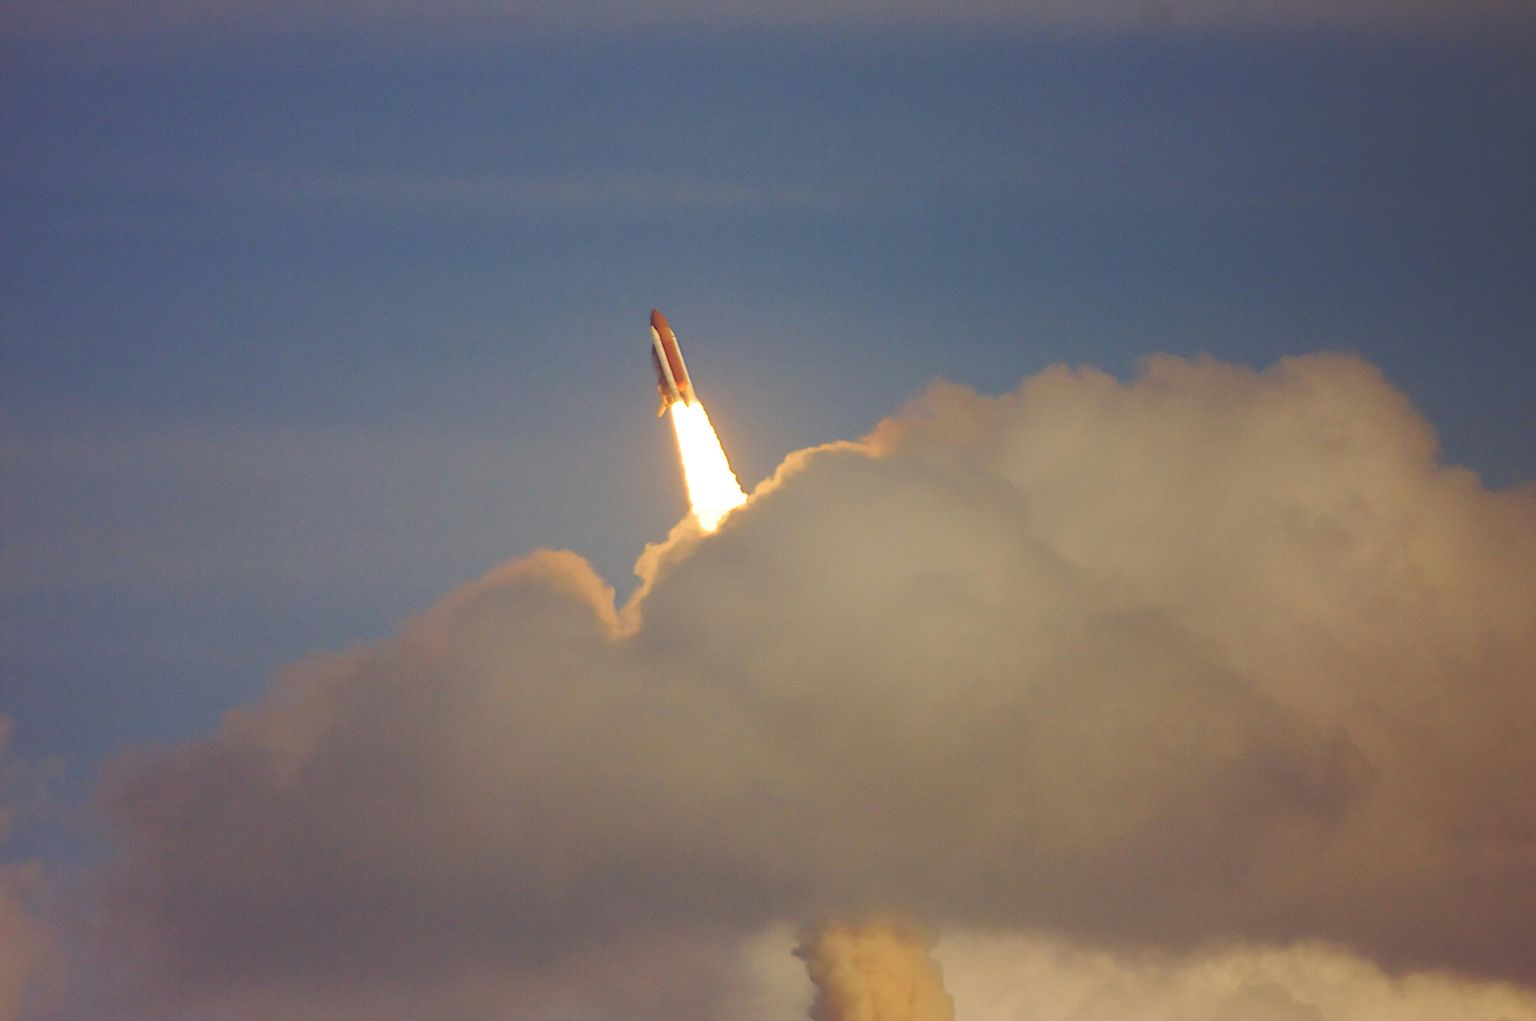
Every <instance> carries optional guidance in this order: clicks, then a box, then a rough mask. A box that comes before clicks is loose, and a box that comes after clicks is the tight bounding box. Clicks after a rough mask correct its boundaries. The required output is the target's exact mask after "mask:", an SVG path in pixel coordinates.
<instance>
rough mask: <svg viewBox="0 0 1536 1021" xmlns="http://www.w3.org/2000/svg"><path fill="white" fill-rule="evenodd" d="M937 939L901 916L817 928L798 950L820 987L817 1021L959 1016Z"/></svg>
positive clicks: (949, 1019) (925, 1020)
mask: <svg viewBox="0 0 1536 1021" xmlns="http://www.w3.org/2000/svg"><path fill="white" fill-rule="evenodd" d="M933 943H934V941H933V939H932V937H930V936H929V935H928V934H927V933H926V932H924V931H923V930H922V929H920V928H918V927H917V926H916V925H914V924H912V923H910V922H907V921H904V920H902V919H898V918H875V919H870V920H868V921H864V922H860V923H846V922H829V923H826V924H823V925H821V926H819V927H817V928H815V929H812V930H811V931H809V932H808V933H806V934H805V936H804V937H803V938H802V939H801V942H800V946H799V948H798V949H797V950H796V951H795V952H796V954H797V955H799V956H800V957H802V958H804V959H805V969H806V972H807V973H808V974H809V975H810V978H811V981H812V982H813V983H814V984H815V986H816V999H815V1001H814V1002H813V1003H812V1004H811V1017H812V1019H813V1021H954V1016H955V1005H954V1001H953V1000H951V999H950V996H949V994H948V993H946V992H945V991H944V975H943V972H942V971H941V970H940V968H939V965H938V962H937V961H935V960H934V959H933Z"/></svg>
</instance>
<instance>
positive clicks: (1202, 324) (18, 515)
mask: <svg viewBox="0 0 1536 1021" xmlns="http://www.w3.org/2000/svg"><path fill="white" fill-rule="evenodd" d="M1433 6H1434V5H1428V7H1426V8H1423V9H1433ZM1110 7H1111V8H1112V7H1113V5H1110ZM1216 9H1217V10H1220V9H1221V5H1216ZM1384 9H1386V8H1384V7H1372V8H1369V10H1376V11H1380V10H1384ZM1416 9H1418V8H1416ZM221 10H230V9H221ZM233 10H235V11H238V10H239V8H233ZM287 10H288V9H287V8H285V7H283V6H282V5H273V6H272V7H270V8H262V12H263V13H262V14H261V15H260V16H259V17H257V16H254V15H253V16H252V17H251V18H250V19H246V20H242V19H241V18H240V17H237V16H234V15H231V16H230V17H229V18H228V19H226V20H224V21H220V20H219V19H218V18H217V17H215V16H213V15H210V16H209V21H208V22H195V23H190V24H174V23H171V24H165V25H149V26H145V25H129V26H115V25H112V24H107V25H106V26H105V27H104V28H100V30H99V31H97V32H94V33H85V32H83V31H82V30H81V29H80V28H79V27H78V25H75V24H72V23H69V22H67V21H64V22H58V23H54V22H49V21H48V20H47V19H46V18H43V19H42V24H41V27H38V26H37V25H32V24H29V23H27V22H26V19H25V18H18V19H17V20H18V24H19V25H21V27H19V28H16V29H14V30H12V31H11V32H10V33H9V34H8V36H7V37H6V40H5V42H4V47H5V57H4V61H3V65H4V70H3V72H0V75H3V78H0V90H3V91H0V102H3V117H0V132H3V148H4V152H5V154H6V155H5V157H4V164H3V166H4V170H3V173H4V177H3V182H4V184H3V197H0V224H3V230H0V290H3V293H4V302H3V305H0V470H3V473H4V475H3V493H4V495H3V504H0V514H3V517H0V529H3V533H0V558H3V560H0V564H3V568H0V601H3V602H0V609H3V614H4V620H3V625H0V626H3V631H0V636H3V644H0V684H3V687H0V712H4V713H6V714H8V715H10V716H12V717H13V718H14V720H15V722H16V743H17V747H18V749H19V750H20V751H21V752H22V753H23V754H25V755H26V756H28V757H32V758H40V757H49V756H58V757H62V759H63V760H64V761H65V767H64V768H65V774H66V776H69V777H73V778H74V780H73V782H74V783H76V784H79V783H83V782H84V779H85V778H86V777H88V776H89V774H90V773H91V771H92V770H93V769H94V768H95V765H96V763H97V762H98V760H99V759H100V757H101V756H102V755H103V754H105V753H106V752H108V751H110V750H111V749H114V748H116V747H120V746H122V745H124V744H130V743H136V742H140V741H145V740H175V739H181V738H185V737H188V736H190V735H193V734H197V733H200V732H202V731H204V730H206V729H207V728H208V727H209V726H211V725H212V723H213V722H214V721H215V720H216V719H217V717H218V715H219V714H220V713H221V712H222V711H224V710H225V709H228V708H230V707H231V706H233V705H237V704H239V703H241V702H244V701H247V700H249V699H251V698H253V697H255V696H256V695H258V694H259V693H260V692H261V691H262V690H263V689H264V687H265V685H266V680H267V678H268V677H269V675H270V674H271V673H272V671H274V670H276V669H278V668H279V667H281V666H282V665H283V664H284V663H286V662H289V661H291V660H292V659H294V658H295V657H297V656H299V655H301V654H303V653H305V652H309V651H314V650H319V649H327V648H337V647H341V646H345V645H347V644H350V643H352V642H356V641H363V640H367V639H370V638H373V637H376V636H378V635H380V634H383V633H386V632H387V631H388V630H390V629H391V628H392V626H393V625H394V624H395V623H396V622H397V621H398V620H399V619H401V618H402V617H403V616H405V615H407V614H409V613H412V612H415V611H417V610H419V609H420V608H422V607H424V606H425V605H427V604H428V603H430V602H431V601H432V600H433V599H434V598H435V597H436V596H437V595H439V594H441V593H442V592H444V591H446V590H447V589H449V588H451V587H452V586H453V585H455V584H457V583H459V582H462V581H464V580H467V579H469V578H472V577H475V576H477V575H478V574H480V573H481V572H483V571H484V570H486V569H489V568H490V567H492V566H494V565H495V564H497V563H499V562H501V561H503V560H505V559H506V558H509V557H512V556H516V555H520V554H522V553H525V552H528V551H530V550H532V549H534V548H536V547H541V546H549V547H556V548H570V549H574V550H576V551H578V552H580V553H582V554H583V555H585V556H588V557H589V558H590V559H592V561H593V562H594V563H595V564H596V566H597V567H598V569H599V570H600V571H601V572H602V573H603V574H604V575H605V576H606V577H607V578H608V579H609V581H610V582H612V583H614V584H616V585H618V586H619V587H620V589H621V590H622V589H624V588H626V587H627V586H628V585H629V584H630V581H629V578H628V575H629V567H630V565H631V564H632V563H633V560H634V557H635V556H636V555H637V554H638V552H639V551H640V549H641V548H642V547H643V545H644V544H645V543H646V542H648V541H656V540H658V539H660V538H661V537H663V536H664V535H665V534H666V531H667V529H668V528H669V527H670V526H671V524H672V523H673V522H674V521H675V520H676V519H677V518H678V517H679V516H680V515H681V514H682V513H683V511H684V504H683V497H682V492H681V487H680V483H679V480H678V477H677V472H676V469H675V466H674V463H673V454H672V451H671V448H670V438H669V436H668V435H667V433H666V432H665V431H664V428H663V426H662V424H661V423H658V422H657V421H656V420H655V419H654V417H653V411H654V403H655V402H654V393H653V390H652V385H651V380H650V378H649V375H648V373H649V369H648V363H647V355H646V349H645V347H646V339H647V338H646V332H645V321H646V315H647V313H648V311H649V309H650V308H651V307H652V306H658V307H660V308H662V309H663V310H665V311H666V312H667V314H668V316H669V318H670V319H671V320H672V321H673V323H674V324H675V325H676V327H677V329H678V332H679V336H680V338H681V340H682V343H683V345H684V348H685V350H686V352H687V354H688V357H689V364H690V367H691V368H692V369H693V370H694V372H695V374H696V377H697V379H698V383H699V387H700V390H701V392H702V393H703V395H704V396H705V397H706V399H707V400H708V401H709V403H710V408H711V412H712V415H713V417H714V419H715V421H716V424H717V426H718V427H719V428H720V431H721V433H722V436H723V438H724V440H725V443H726V445H727V449H728V451H729V452H730V454H731V455H732V457H733V460H734V462H735V463H736V465H737V468H738V470H739V473H740V474H741V476H742V478H743V481H744V482H745V483H747V484H748V485H749V486H750V484H751V483H753V482H755V481H757V480H759V479H761V478H763V477H765V476H766V475H767V474H769V473H770V472H771V471H772V470H773V467H774V466H775V465H776V464H777V463H778V461H779V459H780V458H781V457H782V456H783V455H784V454H785V453H787V452H789V451H791V450H794V449H797V448H800V447H803V446H806V445H810V444H814V443H818V442H824V441H828V440H833V439H838V438H844V437H852V436H857V435H860V434H862V433H863V432H864V431H866V430H867V429H868V428H869V427H870V426H871V425H873V424H874V422H876V421H877V420H878V419H879V418H880V417H882V416H883V415H886V414H889V413H891V412H893V411H894V410H896V409H897V408H898V407H899V406H900V405H901V404H902V403H903V402H904V401H906V400H907V399H909V398H911V397H912V396H914V395H915V394H917V393H918V392H920V391H921V390H922V388H923V387H924V386H926V385H927V384H928V383H929V382H931V381H932V380H934V379H937V378H946V379H950V380H954V381H957V382H961V383H965V384H968V385H970V386H973V387H975V388H977V389H979V390H981V391H983V392H988V393H997V392H1002V391H1005V390H1008V389H1011V388H1012V387H1014V386H1016V385H1017V384H1018V382H1019V380H1020V379H1021V378H1022V377H1024V376H1025V375H1027V374H1030V373H1033V372H1036V371H1038V370H1040V369H1042V368H1043V367H1045V366H1047V365H1049V364H1051V363H1054V362H1062V361H1065V362H1070V363H1089V364H1094V365H1098V366H1101V367H1104V368H1106V369H1108V370H1110V371H1112V372H1115V373H1117V374H1120V375H1122V376H1123V375H1128V374H1131V373H1133V372H1134V370H1135V366H1136V364H1137V361H1138V360H1139V359H1140V358H1142V357H1143V356H1146V355H1149V354H1152V353H1155V352H1173V353H1179V354H1198V353H1208V354H1211V355H1214V356H1216V357H1218V358H1221V359H1226V360H1232V361H1236V362H1239V363H1243V364H1249V365H1255V366H1264V365H1267V364H1270V363H1272V362H1273V361H1274V360H1275V359H1277V358H1279V357H1281V356H1284V355H1287V354H1296V353H1304V352H1311V351H1318V350H1332V349H1344V350H1351V351H1355V352H1359V353H1360V354H1362V355H1364V356H1365V357H1366V358H1367V359H1369V360H1371V361H1372V362H1374V363H1375V364H1376V365H1378V366H1380V367H1381V369H1382V370H1383V371H1384V372H1385V374H1386V375H1387V377H1388V378H1389V379H1390V380H1391V381H1392V382H1393V383H1395V384H1396V385H1397V386H1399V387H1400V388H1402V389H1403V390H1404V391H1405V392H1406V393H1407V394H1408V395H1409V396H1410V397H1411V398H1412V399H1413V400H1414V401H1415V403H1416V404H1417V405H1418V406H1419V407H1420V408H1421V409H1422V410H1423V411H1424V413H1425V414H1426V415H1427V416H1428V417H1429V418H1430V419H1431V420H1432V421H1433V422H1434V424H1435V425H1436V427H1437V428H1438V429H1439V431H1440V434H1441V438H1442V442H1443V445H1444V449H1445V456H1446V458H1447V460H1449V461H1453V462H1457V463H1462V464H1465V465H1468V466H1469V467H1471V468H1472V469H1474V470H1476V471H1478V472H1480V473H1481V474H1482V475H1483V476H1484V477H1485V478H1486V479H1487V480H1488V481H1489V482H1490V483H1491V484H1494V485H1499V486H1502V485H1509V484H1514V483H1518V482H1521V481H1523V480H1527V479H1530V478H1531V477H1532V476H1533V474H1536V404H1533V402H1532V401H1531V393H1532V390H1533V385H1536V287H1533V286H1532V280H1533V279H1536V185H1533V183H1532V182H1533V181H1536V119H1533V118H1532V117H1531V116H1530V111H1531V109H1532V108H1533V104H1536V60H1533V59H1532V56H1533V45H1532V34H1531V32H1530V22H1529V19H1526V18H1524V17H1523V16H1522V15H1519V14H1518V13H1517V14H1515V15H1510V16H1509V17H1510V19H1511V20H1510V21H1509V23H1508V24H1506V23H1505V22H1504V21H1502V20H1491V21H1490V22H1488V23H1487V24H1484V23H1480V22H1478V21H1476V20H1475V19H1474V20H1473V21H1472V22H1471V23H1470V24H1465V25H1456V26H1453V27H1454V28H1456V30H1455V31H1447V30H1441V29H1436V30H1434V31H1426V30H1423V29H1422V28H1421V27H1418V26H1416V25H1414V24H1401V23H1397V22H1395V21H1392V20H1391V19H1384V20H1385V23H1384V24H1379V25H1378V24H1371V23H1370V19H1369V17H1367V18H1366V23H1365V24H1353V25H1326V26H1312V25H1307V24H1305V23H1304V22H1298V21H1296V20H1294V19H1285V18H1282V19H1280V20H1279V23H1278V24H1256V23H1247V22H1245V20H1244V19H1243V18H1241V17H1231V18H1225V19H1224V18H1221V17H1214V18H1211V19H1198V18H1197V19H1191V20H1192V21H1193V22H1194V23H1193V24H1186V23H1182V22H1180V21H1179V19H1177V18H1174V19H1173V20H1171V21H1167V20H1165V19H1163V18H1161V17H1156V18H1152V19H1151V20H1150V21H1144V20H1143V19H1141V18H1140V17H1133V18H1130V19H1116V18H1111V19H1109V20H1110V22H1111V23H1110V24H1109V25H1108V26H1105V25H1095V24H1075V23H1073V22H1072V20H1071V19H1070V18H1067V19H1065V20H1064V21H1057V22H1051V23H1048V24H1045V25H1041V24H1034V23H1029V22H1028V21H1022V22H1021V21H1010V20H1009V19H1007V18H1003V19H1001V20H999V19H996V18H977V19H973V20H967V19H966V18H964V17H957V18H955V19H953V20H946V19H943V18H925V17H918V16H916V15H914V16H913V17H910V18H907V19H905V20H900V19H898V20H895V21H894V22H892V23H883V22H882V21H881V20H880V19H878V18H865V17H851V18H849V19H847V20H844V21H838V22H835V23H830V24H820V23H817V22H816V21H815V20H814V19H812V20H811V21H810V23H803V24H796V23H787V24H776V23H771V21H772V19H769V20H770V23H769V24H763V23H754V22H752V21H751V20H750V19H748V20H747V21H745V22H730V21H726V22H723V23H722V22H721V21H720V20H716V19H712V18H708V17H697V18H692V19H689V18H684V19H683V20H681V21H679V22H676V23H668V22H666V21H665V20H659V19H648V18H634V17H629V18H626V17H623V16H619V15H617V14H616V15H615V16H614V17H613V18H612V19H610V20H607V21H605V22H604V23H603V24H601V25H597V24H594V25H591V26H584V25H576V24H563V25H556V26H550V25H547V24H537V23H534V24H528V23H524V22H520V21H518V19H517V18H516V17H515V16H513V17H510V18H509V20H507V21H506V22H501V21H496V20H492V21H491V22H490V25H489V28H487V27H485V26H481V27H480V28H479V29H465V28H464V26H462V25H461V26H458V28H457V29H455V30H454V31H448V30H438V27H437V26H434V25H432V24H426V25H424V26H415V27H413V26H406V27H402V26H401V25H400V24H393V23H391V24H389V25H387V26H384V27H383V28H380V27H379V26H373V25H369V24H368V23H367V17H366V16H364V15H360V14H357V11H355V10H354V11H352V12H351V14H352V16H350V20H349V17H346V16H344V17H339V18H338V19H337V20H335V21H333V22H330V23H317V22H315V21H314V20H313V19H304V18H299V17H297V16H294V17H292V18H291V19H290V18H289V14H285V13H284V12H285V11H287ZM299 10H303V8H298V7H295V8H293V11H299ZM349 10H350V9H349ZM448 10H449V11H450V12H451V11H452V10H453V8H452V7H451V6H450V8H448ZM594 10H598V12H599V13H601V11H600V10H599V9H597V8H594ZM615 10H620V8H615ZM623 10H628V8H623ZM1172 10H1174V11H1175V12H1177V8H1176V7H1175V8H1172ZM1510 10H1517V9H1515V8H1510ZM22 13H23V14H25V13H26V12H25V11H22ZM290 13H291V12H290ZM1048 20H1049V19H1048ZM290 22H291V23H290ZM1441 28H1443V26H1442V27H1441Z"/></svg>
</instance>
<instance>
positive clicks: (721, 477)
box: [669, 401, 747, 532]
mask: <svg viewBox="0 0 1536 1021" xmlns="http://www.w3.org/2000/svg"><path fill="white" fill-rule="evenodd" d="M669 410H670V411H671V413H672V431H673V432H675V433H676V434H677V452H678V454H679V455H680V456H681V457H682V459H683V483H684V484H685V485H686V486H687V487H688V505H689V506H690V507H691V508H692V509H693V516H694V518H695V520H697V521H698V523H699V527H700V528H702V529H704V531H706V532H713V531H714V530H715V529H717V528H719V527H720V522H721V521H723V520H725V516H726V515H727V514H729V513H730V512H731V511H733V510H735V509H736V508H737V507H740V506H741V505H742V504H744V503H746V502H747V494H746V493H743V492H742V491H741V483H739V482H737V481H736V473H735V472H733V471H731V465H730V462H729V461H727V460H726V459H725V450H724V448H722V447H721V446H720V437H718V436H716V435H715V427H714V426H713V425H711V424H710V422H709V413H708V412H706V411H705V410H704V405H702V404H700V403H699V402H698V401H693V402H685V401H677V402H675V403H674V404H673V405H672V407H671V408H670V409H669Z"/></svg>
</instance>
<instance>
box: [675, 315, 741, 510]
mask: <svg viewBox="0 0 1536 1021" xmlns="http://www.w3.org/2000/svg"><path fill="white" fill-rule="evenodd" d="M651 365H652V366H653V367H654V368H655V369H656V390H657V392H658V393H659V394H660V395H661V410H662V411H663V412H666V411H670V412H671V413H672V430H673V432H675V433H676V434H677V451H678V454H679V455H681V457H682V459H683V481H684V482H685V483H686V484H687V486H688V503H689V505H690V506H691V507H692V508H693V516H694V518H695V519H696V520H697V521H698V522H699V527H701V528H703V529H704V531H706V532H713V531H714V530H715V529H716V528H719V527H720V522H721V521H722V520H724V518H725V516H726V515H727V514H729V513H730V512H731V511H733V510H735V509H736V508H737V507H740V506H741V505H742V504H744V503H746V502H747V494H745V493H743V492H742V491H741V484H740V483H739V482H737V481H736V475H735V473H734V472H732V471H731V465H730V463H729V462H728V461H726V459H725V451H724V450H723V449H722V448H721V446H720V438H719V437H718V436H716V435H715V427H714V426H713V425H711V424H710V422H709V414H708V413H707V412H706V411H705V410H704V405H702V404H700V403H699V399H698V397H697V396H696V395H695V394H694V391H693V379H692V378H691V377H690V376H689V375H688V366H687V364H686V363H685V362H684V361H683V349H682V348H680V347H678V345H677V334H675V333H673V332H672V327H671V326H670V325H669V324H668V323H667V317H666V316H664V315H662V314H661V312H660V311H658V310H657V309H654V308H653V309H651Z"/></svg>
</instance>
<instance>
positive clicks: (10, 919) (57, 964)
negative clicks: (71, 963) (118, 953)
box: [0, 716, 62, 1021]
mask: <svg viewBox="0 0 1536 1021" xmlns="http://www.w3.org/2000/svg"><path fill="white" fill-rule="evenodd" d="M11 733H12V723H11V720H10V717H8V716H0V850H3V849H4V848H5V847H6V846H7V844H9V843H10V842H11V840H12V839H13V837H14V835H15V832H16V830H17V828H18V826H19V825H20V823H21V822H22V821H23V820H24V818H25V816H26V815H27V814H29V813H30V812H31V811H32V809H33V808H34V807H35V805H34V800H35V797H36V794H37V787H36V784H37V780H38V777H36V776H35V775H34V770H32V769H30V768H28V767H27V766H26V764H24V763H22V762H21V761H20V760H18V759H17V758H16V757H15V756H14V755H13V754H12V752H11V749H10V741H11ZM46 893H47V880H46V876H45V875H44V874H43V870H42V867H41V865H39V864H38V863H37V862H35V861H25V860H21V861H18V860H5V859H0V1021H18V1019H19V1018H21V1017H22V1016H23V1011H24V1010H27V1009H30V1008H32V1007H35V1006H38V1005H39V1004H40V1003H42V1002H43V1001H45V1000H47V999H49V998H51V997H52V996H53V995H54V994H55V993H56V992H57V986H58V984H59V982H60V980H61V975H62V972H61V970H60V969H61V967H62V964H61V957H60V951H59V946H58V943H57V941H56V940H55V938H54V935H53V933H52V931H51V930H50V929H49V927H48V926H47V925H46V924H45V923H44V922H43V920H42V919H41V918H40V916H39V913H38V911H37V908H36V904H37V902H38V901H39V900H41V899H42V898H43V897H44V896H45V895H46Z"/></svg>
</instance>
